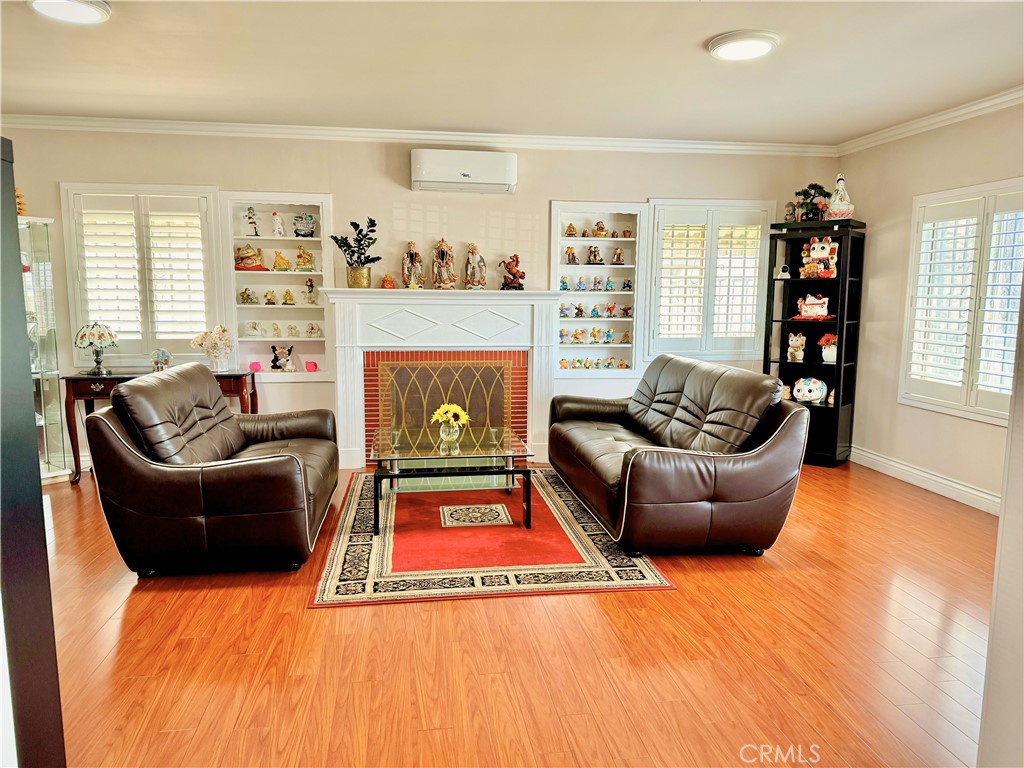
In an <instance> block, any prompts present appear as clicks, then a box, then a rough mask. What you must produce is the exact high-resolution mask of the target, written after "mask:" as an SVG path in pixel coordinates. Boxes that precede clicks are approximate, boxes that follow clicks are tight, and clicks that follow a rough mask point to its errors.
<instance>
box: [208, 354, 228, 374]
mask: <svg viewBox="0 0 1024 768" xmlns="http://www.w3.org/2000/svg"><path fill="white" fill-rule="evenodd" d="M227 369H228V359H227V358H226V357H211V358H210V370H211V371H213V372H214V373H224V372H225V371H227Z"/></svg>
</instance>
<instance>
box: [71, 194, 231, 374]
mask: <svg viewBox="0 0 1024 768" xmlns="http://www.w3.org/2000/svg"><path fill="white" fill-rule="evenodd" d="M219 193H220V191H219V189H218V188H217V187H213V186H207V185H180V184H110V183H88V182H61V183H60V197H61V220H62V223H63V232H64V254H65V258H64V267H65V276H66V279H67V293H68V317H69V320H70V322H71V326H72V327H70V328H69V329H68V333H69V339H70V342H71V356H70V358H68V359H69V360H70V361H71V365H73V366H74V367H76V368H78V367H89V366H91V365H92V363H93V355H92V352H91V351H90V350H88V349H85V350H83V349H78V348H77V347H76V346H75V345H74V338H75V333H76V332H77V330H78V329H79V328H80V327H81V326H82V325H83V323H84V319H83V318H84V315H85V307H84V306H83V304H82V301H81V298H82V297H81V291H80V290H79V289H78V287H77V286H78V282H79V278H78V274H79V271H80V269H81V259H82V253H81V244H80V242H79V239H78V228H77V222H76V221H75V196H76V195H133V196H136V197H138V196H148V195H152V196H159V195H166V196H169V197H175V196H194V197H200V198H205V206H206V210H205V212H204V219H205V221H204V222H203V226H204V229H205V232H206V235H207V240H208V242H204V248H206V249H208V253H209V258H208V259H206V264H205V270H204V271H205V276H204V281H205V285H206V301H207V307H208V309H209V313H208V316H207V325H208V326H209V327H210V328H213V327H214V326H215V325H224V326H230V325H231V315H230V312H229V310H228V306H229V305H228V303H227V298H226V291H227V288H226V287H225V285H226V281H225V279H224V269H223V261H224V260H223V254H222V252H221V238H220V216H219V211H220V199H219ZM103 357H104V360H105V361H106V362H107V364H108V365H111V366H113V367H117V368H138V367H143V368H148V367H149V365H150V359H149V354H148V353H141V354H134V353H121V352H119V351H118V348H116V347H115V348H112V349H110V350H106V351H104V355H103ZM174 358H175V361H176V362H179V363H180V362H190V361H197V362H205V361H206V357H205V356H204V355H203V354H202V353H201V352H199V351H198V350H197V351H196V352H194V353H191V352H189V353H184V354H183V353H180V352H176V353H175V354H174Z"/></svg>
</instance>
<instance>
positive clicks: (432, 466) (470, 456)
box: [370, 427, 533, 535]
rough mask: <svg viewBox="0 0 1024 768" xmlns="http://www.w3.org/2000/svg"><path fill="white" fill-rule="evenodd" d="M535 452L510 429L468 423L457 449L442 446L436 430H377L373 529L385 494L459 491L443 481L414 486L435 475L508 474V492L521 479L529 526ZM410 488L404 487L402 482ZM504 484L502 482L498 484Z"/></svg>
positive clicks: (373, 449)
mask: <svg viewBox="0 0 1024 768" xmlns="http://www.w3.org/2000/svg"><path fill="white" fill-rule="evenodd" d="M530 456H533V452H532V451H530V450H529V449H528V448H527V447H526V443H524V442H523V441H522V440H521V439H520V438H519V436H518V435H516V434H515V433H514V432H513V431H512V430H511V429H502V428H498V429H495V428H492V427H469V428H468V429H464V430H462V434H461V436H460V439H459V441H458V443H457V448H454V449H453V447H452V446H451V445H449V444H442V443H441V438H440V436H439V435H438V431H437V429H436V428H434V429H421V430H408V429H401V430H386V429H379V430H377V431H376V432H375V433H374V435H373V445H372V446H371V447H370V461H372V462H375V463H376V465H377V468H376V469H375V470H374V473H373V533H374V535H377V534H379V533H380V500H381V494H382V493H384V492H385V490H384V486H385V484H386V485H387V491H388V492H391V493H398V492H400V491H403V490H446V489H449V490H455V489H454V488H446V486H445V484H444V483H443V482H442V483H439V484H438V485H436V486H430V485H427V486H424V485H423V484H422V483H418V484H417V485H416V486H415V487H411V486H413V484H412V483H410V482H409V481H414V480H415V481H419V480H421V479H431V478H443V479H449V478H477V477H495V478H497V477H500V476H504V478H505V484H504V489H505V493H507V494H511V493H512V490H513V489H514V488H515V486H516V482H515V478H516V475H521V476H522V478H523V485H522V488H523V526H524V527H526V528H529V527H530V522H531V521H530V511H531V510H530V491H531V488H532V477H531V472H532V470H531V469H530V468H529V467H528V466H527V465H526V460H527V459H528V458H529V457H530ZM403 485H405V486H406V487H405V488H403V487H402V486H403ZM496 487H497V488H501V486H500V485H499V486H496Z"/></svg>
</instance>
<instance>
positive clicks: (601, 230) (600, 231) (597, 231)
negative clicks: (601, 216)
mask: <svg viewBox="0 0 1024 768" xmlns="http://www.w3.org/2000/svg"><path fill="white" fill-rule="evenodd" d="M593 237H608V228H607V227H605V225H604V222H603V221H599V222H597V224H595V225H594V234H593Z"/></svg>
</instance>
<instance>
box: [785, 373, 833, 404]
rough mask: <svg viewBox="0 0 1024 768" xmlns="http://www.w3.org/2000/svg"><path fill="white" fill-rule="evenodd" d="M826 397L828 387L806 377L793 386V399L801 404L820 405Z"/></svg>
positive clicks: (821, 382) (823, 383) (817, 380)
mask: <svg viewBox="0 0 1024 768" xmlns="http://www.w3.org/2000/svg"><path fill="white" fill-rule="evenodd" d="M827 396H828V387H827V386H826V385H825V382H823V381H821V380H819V379H813V378H810V377H807V378H803V379H799V380H798V381H797V382H796V383H795V384H794V385H793V399H794V400H796V401H798V402H801V403H822V402H824V401H825V398H826V397H827Z"/></svg>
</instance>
